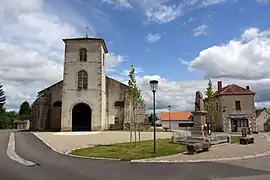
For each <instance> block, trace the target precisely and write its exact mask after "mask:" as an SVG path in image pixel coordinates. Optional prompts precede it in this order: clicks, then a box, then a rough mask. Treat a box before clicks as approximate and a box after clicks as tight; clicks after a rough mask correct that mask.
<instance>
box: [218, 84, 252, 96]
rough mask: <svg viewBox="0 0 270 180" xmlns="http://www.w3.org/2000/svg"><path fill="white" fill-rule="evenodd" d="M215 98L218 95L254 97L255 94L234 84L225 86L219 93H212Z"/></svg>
mask: <svg viewBox="0 0 270 180" xmlns="http://www.w3.org/2000/svg"><path fill="white" fill-rule="evenodd" d="M214 94H215V95H216V96H219V95H255V92H253V91H251V90H249V89H245V88H243V87H240V86H238V85H236V84H230V85H228V86H225V87H223V88H221V90H220V91H216V92H215V93H214Z"/></svg>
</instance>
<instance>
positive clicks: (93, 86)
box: [61, 40, 107, 131]
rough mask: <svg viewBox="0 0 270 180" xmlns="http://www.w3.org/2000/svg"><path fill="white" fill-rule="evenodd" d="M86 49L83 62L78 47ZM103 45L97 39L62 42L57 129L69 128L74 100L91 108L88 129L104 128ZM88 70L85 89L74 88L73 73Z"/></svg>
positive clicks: (75, 78) (75, 81) (75, 80)
mask: <svg viewBox="0 0 270 180" xmlns="http://www.w3.org/2000/svg"><path fill="white" fill-rule="evenodd" d="M81 48H85V49H87V62H80V61H79V49H81ZM103 55H104V47H103V46H102V44H101V42H100V41H93V40H78V41H77V40H67V41H66V42H65V62H64V80H63V95H62V114H61V130H62V131H71V128H72V109H73V107H74V106H75V105H76V104H78V103H82V102H83V103H86V104H88V105H89V106H90V108H91V110H92V119H91V124H92V125H91V126H92V127H91V128H92V130H104V129H105V128H106V124H105V123H104V122H105V121H106V120H105V118H106V109H107V108H106V100H104V98H105V93H106V89H105V88H106V85H105V83H106V82H105V80H104V78H105V74H104V71H105V70H104V68H105V66H104V64H103V57H104V56H103ZM80 70H85V71H86V72H87V73H88V89H87V90H82V91H78V90H77V73H78V72H79V71H80Z"/></svg>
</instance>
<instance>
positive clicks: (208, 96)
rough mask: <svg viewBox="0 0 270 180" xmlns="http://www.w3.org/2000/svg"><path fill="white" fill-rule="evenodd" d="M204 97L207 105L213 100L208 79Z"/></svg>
mask: <svg viewBox="0 0 270 180" xmlns="http://www.w3.org/2000/svg"><path fill="white" fill-rule="evenodd" d="M205 95H206V97H205V98H204V101H205V102H206V103H207V104H209V102H211V101H212V100H213V99H214V91H213V87H212V81H211V79H209V81H208V87H207V88H206V91H205Z"/></svg>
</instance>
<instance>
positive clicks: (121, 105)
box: [114, 101, 124, 108]
mask: <svg viewBox="0 0 270 180" xmlns="http://www.w3.org/2000/svg"><path fill="white" fill-rule="evenodd" d="M114 107H116V108H121V107H124V102H123V101H116V102H115V103H114Z"/></svg>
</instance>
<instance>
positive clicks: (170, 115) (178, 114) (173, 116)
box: [161, 112, 192, 121]
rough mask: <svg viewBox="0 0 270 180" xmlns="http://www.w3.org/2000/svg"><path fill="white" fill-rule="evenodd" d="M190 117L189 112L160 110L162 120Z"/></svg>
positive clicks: (177, 119)
mask: <svg viewBox="0 0 270 180" xmlns="http://www.w3.org/2000/svg"><path fill="white" fill-rule="evenodd" d="M191 117H192V113H191V112H170V113H169V112H161V120H162V121H169V120H171V121H190V120H191Z"/></svg>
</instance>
